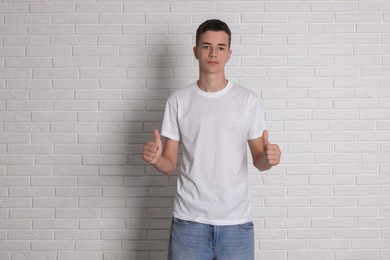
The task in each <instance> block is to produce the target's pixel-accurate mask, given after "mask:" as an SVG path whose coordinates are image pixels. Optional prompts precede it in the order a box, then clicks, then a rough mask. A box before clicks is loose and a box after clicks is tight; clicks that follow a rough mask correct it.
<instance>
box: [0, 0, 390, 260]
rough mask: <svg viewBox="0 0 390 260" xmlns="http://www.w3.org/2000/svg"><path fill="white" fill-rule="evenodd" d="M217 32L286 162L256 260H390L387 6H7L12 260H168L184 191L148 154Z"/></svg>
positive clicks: (4, 166)
mask: <svg viewBox="0 0 390 260" xmlns="http://www.w3.org/2000/svg"><path fill="white" fill-rule="evenodd" d="M208 18H220V19H222V20H225V21H226V22H227V23H228V24H229V25H230V27H231V29H232V31H233V39H232V43H233V46H232V49H233V57H232V59H231V61H230V63H229V64H228V66H227V76H228V77H229V78H230V79H231V80H233V81H236V82H237V83H240V84H242V85H243V86H245V87H247V88H249V89H251V90H253V91H254V92H255V93H256V94H257V95H258V96H259V97H260V98H261V100H262V105H263V109H264V113H265V117H266V120H267V125H268V128H269V130H270V139H271V141H272V142H276V143H278V144H280V146H281V148H282V150H283V157H282V162H281V164H280V165H279V166H278V167H276V168H274V169H272V170H270V171H269V172H265V173H259V172H257V171H256V170H255V169H254V168H253V167H252V166H251V167H250V176H249V177H250V178H249V180H250V192H251V196H252V199H253V215H254V223H255V231H256V233H255V239H256V242H255V251H256V252H255V253H256V259H257V260H271V259H273V260H317V259H321V260H363V259H364V260H374V259H390V232H389V230H390V105H389V104H390V3H389V1H379V0H355V1H329V0H325V1H314V0H313V1H310V0H302V1H282V0H275V1H241V0H237V1H212V2H202V1H200V2H196V1H195V2H193V1H190V2H186V1H184V2H183V1H155V2H153V1H100V0H79V1H77V0H76V1H56V0H18V1H13V0H0V259H1V260H38V259H39V260H42V259H45V260H163V259H166V255H167V245H168V237H169V228H170V221H171V208H172V203H173V196H174V194H175V187H176V179H177V178H176V174H174V175H172V176H170V177H165V176H163V175H161V174H159V173H158V172H156V170H154V169H153V168H152V167H150V166H148V165H146V164H145V163H144V162H143V160H142V157H141V153H142V149H143V143H144V142H146V141H148V140H150V139H151V137H152V130H153V129H154V128H159V127H160V126H161V120H162V116H163V110H164V106H165V102H166V99H167V97H168V96H169V94H170V93H172V92H173V91H175V90H177V89H179V88H182V87H184V86H185V85H187V84H189V83H191V82H193V81H194V80H195V79H196V78H197V76H198V70H197V63H196V61H195V59H194V58H193V57H192V46H193V45H194V35H195V30H196V28H197V26H198V25H199V23H201V22H203V21H204V20H205V19H208Z"/></svg>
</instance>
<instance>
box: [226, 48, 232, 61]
mask: <svg viewBox="0 0 390 260" xmlns="http://www.w3.org/2000/svg"><path fill="white" fill-rule="evenodd" d="M231 56H232V49H229V55H228V57H227V61H229V60H230V57H231Z"/></svg>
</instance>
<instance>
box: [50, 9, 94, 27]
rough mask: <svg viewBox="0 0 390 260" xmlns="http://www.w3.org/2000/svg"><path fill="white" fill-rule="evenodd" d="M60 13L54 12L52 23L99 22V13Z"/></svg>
mask: <svg viewBox="0 0 390 260" xmlns="http://www.w3.org/2000/svg"><path fill="white" fill-rule="evenodd" d="M61 12H62V11H60V12H59V13H56V12H52V15H51V17H52V18H51V19H52V23H55V24H97V23H98V15H97V14H74V13H72V12H68V13H63V14H62V13H61Z"/></svg>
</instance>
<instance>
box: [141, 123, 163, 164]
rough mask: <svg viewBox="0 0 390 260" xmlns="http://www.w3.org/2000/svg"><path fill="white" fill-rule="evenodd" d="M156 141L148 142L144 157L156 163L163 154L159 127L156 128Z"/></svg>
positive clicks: (151, 162) (149, 161)
mask: <svg viewBox="0 0 390 260" xmlns="http://www.w3.org/2000/svg"><path fill="white" fill-rule="evenodd" d="M153 134H154V142H147V143H146V144H145V146H144V153H143V159H144V160H145V161H146V162H148V163H150V164H152V165H155V164H156V163H158V161H159V160H160V158H161V154H162V142H161V137H160V132H159V131H158V130H157V129H154V132H153Z"/></svg>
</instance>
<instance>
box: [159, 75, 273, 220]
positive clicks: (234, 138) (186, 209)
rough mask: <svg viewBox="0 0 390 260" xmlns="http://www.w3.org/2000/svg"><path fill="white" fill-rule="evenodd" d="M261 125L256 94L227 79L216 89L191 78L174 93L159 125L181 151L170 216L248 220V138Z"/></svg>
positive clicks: (258, 134)
mask: <svg viewBox="0 0 390 260" xmlns="http://www.w3.org/2000/svg"><path fill="white" fill-rule="evenodd" d="M263 130H265V123H264V118H263V113H262V110H261V107H260V102H259V98H258V97H257V96H256V95H255V94H254V93H253V92H251V91H249V90H248V89H245V88H243V87H240V86H238V85H236V84H234V83H232V82H230V81H229V83H228V84H227V85H226V87H225V88H223V89H222V90H220V91H218V92H205V91H202V90H201V89H200V88H199V87H198V86H197V84H196V83H194V84H191V85H190V86H188V87H186V88H184V89H181V90H178V91H176V92H175V93H173V94H172V95H171V96H170V97H169V98H168V102H167V104H166V109H165V114H164V119H163V124H162V130H161V135H163V136H165V137H167V138H170V139H172V140H176V141H180V142H181V145H182V151H183V157H182V162H181V166H180V174H179V176H178V183H177V193H176V196H175V204H174V210H173V215H174V216H175V217H177V218H180V219H184V220H189V221H196V222H200V223H205V224H211V225H235V224H242V223H246V222H248V221H251V219H252V216H251V204H250V198H249V194H248V173H247V167H248V166H247V163H248V162H247V141H248V140H251V139H256V138H258V137H261V136H262V133H263Z"/></svg>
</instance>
